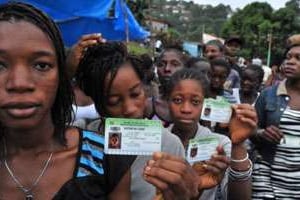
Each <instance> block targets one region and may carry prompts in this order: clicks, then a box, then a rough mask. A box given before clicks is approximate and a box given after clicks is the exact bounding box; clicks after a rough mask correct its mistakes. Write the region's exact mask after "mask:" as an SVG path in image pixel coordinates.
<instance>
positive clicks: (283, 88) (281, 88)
mask: <svg viewBox="0 0 300 200" xmlns="http://www.w3.org/2000/svg"><path fill="white" fill-rule="evenodd" d="M276 95H277V96H280V95H288V93H287V89H286V79H284V80H283V81H281V82H280V83H279V84H278V88H277V91H276Z"/></svg>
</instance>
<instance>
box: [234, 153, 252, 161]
mask: <svg viewBox="0 0 300 200" xmlns="http://www.w3.org/2000/svg"><path fill="white" fill-rule="evenodd" d="M248 159H249V154H248V153H247V154H246V157H245V158H243V159H241V160H235V159H231V162H235V163H242V162H245V161H246V160H248Z"/></svg>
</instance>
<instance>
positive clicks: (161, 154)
mask: <svg viewBox="0 0 300 200" xmlns="http://www.w3.org/2000/svg"><path fill="white" fill-rule="evenodd" d="M160 159H165V160H173V161H177V162H183V163H185V160H184V159H183V158H181V157H178V156H174V155H171V154H168V153H164V152H154V153H153V160H160Z"/></svg>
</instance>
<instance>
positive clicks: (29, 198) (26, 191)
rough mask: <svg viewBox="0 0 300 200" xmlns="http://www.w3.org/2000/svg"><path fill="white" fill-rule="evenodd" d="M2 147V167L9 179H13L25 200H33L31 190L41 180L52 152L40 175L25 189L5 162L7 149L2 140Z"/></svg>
mask: <svg viewBox="0 0 300 200" xmlns="http://www.w3.org/2000/svg"><path fill="white" fill-rule="evenodd" d="M3 144H4V145H3V146H4V165H5V168H6V169H7V171H8V173H9V175H10V177H11V178H12V179H13V181H14V182H15V183H16V185H17V188H19V189H20V190H21V191H22V192H23V193H24V195H25V200H33V194H32V191H33V189H34V188H35V187H36V186H37V184H38V183H39V181H40V180H41V178H42V177H43V175H44V174H45V172H46V170H47V168H48V166H49V163H50V161H51V159H52V156H53V151H52V152H51V153H50V155H49V157H48V159H47V161H46V162H45V165H44V167H43V168H42V170H41V173H40V174H39V175H38V176H37V177H36V179H35V181H34V182H33V184H32V185H31V187H29V188H27V187H25V186H24V185H22V184H21V182H20V181H19V180H18V178H17V177H16V176H15V175H14V173H13V171H12V170H11V168H10V167H9V166H8V163H7V161H6V156H7V147H6V142H5V140H3Z"/></svg>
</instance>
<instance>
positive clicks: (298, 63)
mask: <svg viewBox="0 0 300 200" xmlns="http://www.w3.org/2000/svg"><path fill="white" fill-rule="evenodd" d="M299 58H300V46H299V44H296V45H294V46H291V47H289V48H288V49H287V51H286V53H285V64H284V67H283V72H284V75H285V77H286V79H285V80H284V81H282V82H280V83H279V84H278V85H273V86H271V87H269V88H266V89H265V90H263V91H262V92H261V95H260V96H259V97H258V99H257V102H256V105H255V108H256V111H257V113H258V119H259V121H258V126H259V128H260V130H258V133H257V135H256V137H255V138H253V142H254V144H255V145H256V149H257V150H258V156H257V160H256V162H255V164H254V171H253V196H252V197H253V199H265V198H270V199H299V198H300V187H299V184H298V182H299V180H300V176H299V170H300V167H299V162H300V159H299V152H300V148H299V144H300V139H299V138H300V134H299V133H300V129H299V127H300V92H299V91H300V59H299Z"/></svg>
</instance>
